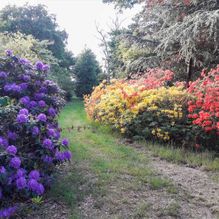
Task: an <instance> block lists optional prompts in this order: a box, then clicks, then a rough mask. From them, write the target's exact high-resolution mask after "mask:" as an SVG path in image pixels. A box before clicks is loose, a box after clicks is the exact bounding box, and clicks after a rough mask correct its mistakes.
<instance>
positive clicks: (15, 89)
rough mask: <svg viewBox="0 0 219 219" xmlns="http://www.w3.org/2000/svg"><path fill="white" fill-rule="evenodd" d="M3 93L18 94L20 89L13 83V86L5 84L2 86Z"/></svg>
mask: <svg viewBox="0 0 219 219" xmlns="http://www.w3.org/2000/svg"><path fill="white" fill-rule="evenodd" d="M4 91H6V92H14V93H20V92H21V87H20V86H19V85H17V84H15V83H13V84H6V85H5V86H4Z"/></svg>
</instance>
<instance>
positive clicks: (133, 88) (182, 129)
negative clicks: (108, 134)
mask: <svg viewBox="0 0 219 219" xmlns="http://www.w3.org/2000/svg"><path fill="white" fill-rule="evenodd" d="M172 78H173V73H172V72H171V71H163V70H159V69H155V70H153V69H151V70H149V71H148V74H146V77H144V78H140V79H137V80H130V81H125V80H113V81H112V82H111V83H110V84H106V82H103V83H101V84H100V85H99V86H97V87H96V88H95V89H94V91H93V93H92V94H91V96H86V97H85V107H86V112H87V115H88V117H89V118H90V119H93V120H95V121H98V122H101V123H104V124H108V125H111V126H112V127H114V128H116V129H119V130H120V131H121V133H124V134H126V135H128V136H141V137H144V138H147V139H158V140H162V141H172V142H175V143H178V142H179V143H180V144H181V145H182V144H183V145H184V146H185V145H190V147H192V146H195V147H196V149H198V148H199V147H200V146H203V147H205V148H208V149H216V150H218V149H219V66H218V67H217V68H216V69H212V70H211V71H210V72H209V73H208V74H206V73H205V71H203V72H202V74H201V77H200V78H199V79H198V80H196V81H195V82H191V83H190V87H189V88H188V89H186V88H185V83H184V82H176V83H175V84H174V83H172V81H171V80H172ZM167 82H170V83H167ZM167 84H172V85H173V86H171V87H169V86H167Z"/></svg>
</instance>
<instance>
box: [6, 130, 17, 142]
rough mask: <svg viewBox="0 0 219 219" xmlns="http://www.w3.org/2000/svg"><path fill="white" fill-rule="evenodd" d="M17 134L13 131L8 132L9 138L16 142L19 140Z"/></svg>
mask: <svg viewBox="0 0 219 219" xmlns="http://www.w3.org/2000/svg"><path fill="white" fill-rule="evenodd" d="M17 137H18V136H17V134H16V133H15V132H11V131H8V138H9V139H11V140H14V141H15V140H16V139H17Z"/></svg>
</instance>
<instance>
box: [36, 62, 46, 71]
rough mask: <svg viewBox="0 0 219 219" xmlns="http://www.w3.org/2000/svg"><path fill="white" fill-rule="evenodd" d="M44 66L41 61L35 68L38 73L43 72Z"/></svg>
mask: <svg viewBox="0 0 219 219" xmlns="http://www.w3.org/2000/svg"><path fill="white" fill-rule="evenodd" d="M43 66H44V64H43V63H42V62H41V61H38V62H36V64H35V67H36V69H37V70H38V71H42V70H43Z"/></svg>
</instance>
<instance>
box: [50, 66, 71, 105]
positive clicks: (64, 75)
mask: <svg viewBox="0 0 219 219" xmlns="http://www.w3.org/2000/svg"><path fill="white" fill-rule="evenodd" d="M52 71H53V72H52V74H51V79H52V80H53V81H56V82H57V83H58V84H59V86H60V88H62V89H63V90H64V91H65V99H66V100H67V101H70V100H71V98H72V96H73V95H74V89H75V85H74V82H73V78H72V73H71V71H69V70H67V69H66V68H62V67H60V66H58V65H54V66H52Z"/></svg>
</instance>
